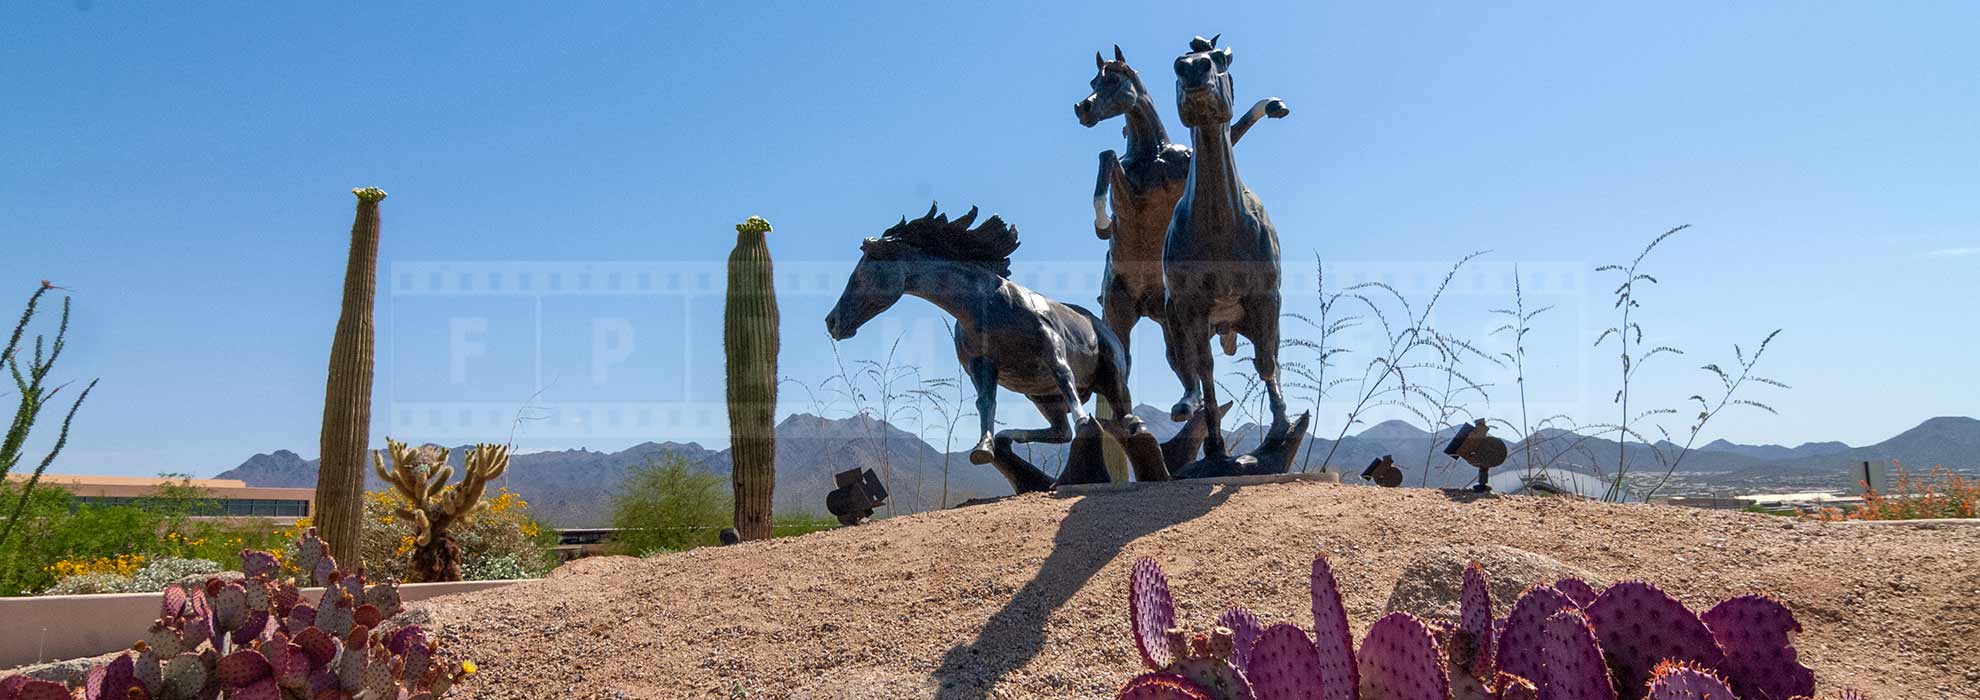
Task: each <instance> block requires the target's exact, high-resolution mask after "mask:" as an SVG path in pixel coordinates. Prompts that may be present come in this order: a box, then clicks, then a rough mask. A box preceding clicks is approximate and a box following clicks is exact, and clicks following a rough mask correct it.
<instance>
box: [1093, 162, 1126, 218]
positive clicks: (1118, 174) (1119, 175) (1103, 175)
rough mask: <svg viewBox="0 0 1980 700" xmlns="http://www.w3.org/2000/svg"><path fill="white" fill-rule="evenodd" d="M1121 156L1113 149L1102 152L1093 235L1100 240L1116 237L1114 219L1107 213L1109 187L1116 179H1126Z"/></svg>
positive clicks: (1097, 180) (1094, 208)
mask: <svg viewBox="0 0 1980 700" xmlns="http://www.w3.org/2000/svg"><path fill="white" fill-rule="evenodd" d="M1126 179H1127V171H1126V170H1124V169H1122V168H1121V157H1120V156H1119V155H1117V154H1115V153H1114V152H1113V151H1112V150H1111V149H1110V150H1105V151H1101V152H1100V176H1099V177H1098V178H1096V180H1095V182H1094V183H1093V235H1095V236H1099V237H1100V240H1103V241H1104V240H1107V239H1109V238H1113V237H1114V228H1115V226H1114V219H1113V217H1111V216H1108V215H1107V188H1108V186H1109V185H1110V184H1112V183H1113V182H1114V181H1115V180H1126Z"/></svg>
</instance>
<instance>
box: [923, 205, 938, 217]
mask: <svg viewBox="0 0 1980 700" xmlns="http://www.w3.org/2000/svg"><path fill="white" fill-rule="evenodd" d="M935 212H936V208H935V202H929V203H928V213H927V214H923V215H921V218H924V219H934V218H935Z"/></svg>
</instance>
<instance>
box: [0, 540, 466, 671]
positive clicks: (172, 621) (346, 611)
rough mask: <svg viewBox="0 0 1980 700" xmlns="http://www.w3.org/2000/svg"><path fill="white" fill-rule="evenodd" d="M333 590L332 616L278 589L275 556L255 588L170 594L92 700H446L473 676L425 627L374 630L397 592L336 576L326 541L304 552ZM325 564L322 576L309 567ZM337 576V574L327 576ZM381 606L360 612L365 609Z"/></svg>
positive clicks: (259, 563)
mask: <svg viewBox="0 0 1980 700" xmlns="http://www.w3.org/2000/svg"><path fill="white" fill-rule="evenodd" d="M297 549H298V551H299V552H301V553H302V554H303V557H302V558H303V559H305V560H306V561H305V562H303V563H304V565H305V566H306V567H308V568H309V569H310V570H312V571H313V573H320V574H321V578H320V580H321V581H322V582H323V583H324V584H326V588H325V589H324V594H323V597H322V598H321V600H320V602H319V605H320V607H312V606H310V605H308V604H305V603H301V602H299V594H298V591H297V590H296V587H295V585H294V583H293V582H289V581H275V580H274V576H275V573H276V572H275V569H274V568H273V567H272V566H270V565H269V564H270V562H272V561H273V560H274V558H273V556H272V555H267V554H266V553H263V552H252V551H250V552H244V553H243V555H242V569H243V570H245V571H248V572H251V573H250V574H249V575H248V576H246V577H245V578H242V579H240V580H236V581H226V580H222V579H220V578H218V577H214V578H210V579H208V580H207V581H206V582H205V583H203V584H199V585H192V586H187V587H183V588H182V587H176V586H175V587H173V588H171V589H168V590H167V591H165V593H164V594H163V595H162V597H161V600H160V601H159V613H160V614H159V618H158V620H157V621H155V622H153V623H152V624H151V627H150V629H148V630H147V631H146V632H145V634H144V638H143V639H142V640H141V641H139V642H137V643H136V644H134V645H132V647H131V650H130V651H129V652H126V653H123V654H119V655H117V657H116V658H114V659H111V660H110V661H109V662H108V663H105V664H103V665H101V666H98V667H96V668H93V669H91V670H90V671H89V672H88V673H87V674H86V676H85V677H84V684H83V687H82V688H79V689H77V690H78V691H79V692H80V695H79V696H80V697H81V698H82V700H131V699H133V698H136V699H138V700H354V699H356V698H360V697H363V698H382V699H385V700H398V699H399V698H406V699H407V700H415V699H416V700H434V699H437V698H440V697H442V696H444V695H445V694H446V692H447V690H448V689H449V688H451V687H452V686H453V685H454V684H455V683H456V682H459V681H460V680H462V679H464V678H465V677H466V676H467V675H468V674H470V673H472V672H473V670H472V669H473V667H472V665H471V664H458V665H457V664H452V663H450V662H448V661H445V660H443V659H442V658H441V656H440V654H439V647H438V645H437V644H436V643H434V642H433V640H431V639H429V638H428V637H427V636H426V634H425V632H423V631H421V630H420V629H419V628H418V627H416V626H406V627H402V628H399V629H398V630H397V631H395V632H393V633H392V634H391V635H390V639H389V640H385V639H381V637H382V636H383V635H382V634H381V633H376V632H374V631H373V630H374V629H376V627H377V626H378V625H380V624H383V623H385V618H387V617H389V615H387V614H386V613H385V610H386V609H389V610H391V611H392V612H393V613H396V612H397V611H398V609H399V607H400V605H399V596H398V591H397V588H396V584H394V583H392V582H389V581H388V582H386V583H383V584H380V585H376V586H367V585H366V582H365V580H364V576H363V575H362V574H361V573H360V572H355V571H352V572H343V571H339V570H337V569H336V568H335V565H334V560H332V559H331V557H330V555H328V554H326V553H325V552H324V549H323V543H322V542H321V541H320V540H316V538H315V533H314V532H309V533H307V534H306V535H305V536H304V538H303V541H302V542H300V543H299V544H298V548H297ZM308 561H314V562H315V563H314V564H309V563H307V562H308ZM325 565H328V566H329V568H328V569H327V570H325V569H324V568H323V567H324V566H325ZM360 600H363V601H370V602H365V603H363V604H359V605H355V606H354V603H356V602H357V601H360ZM0 700H73V698H72V694H71V692H70V690H69V689H67V688H63V687H62V686H60V685H56V684H48V683H46V682H42V681H32V682H31V681H30V680H27V679H22V680H18V681H17V680H14V679H13V678H9V679H8V680H6V681H0Z"/></svg>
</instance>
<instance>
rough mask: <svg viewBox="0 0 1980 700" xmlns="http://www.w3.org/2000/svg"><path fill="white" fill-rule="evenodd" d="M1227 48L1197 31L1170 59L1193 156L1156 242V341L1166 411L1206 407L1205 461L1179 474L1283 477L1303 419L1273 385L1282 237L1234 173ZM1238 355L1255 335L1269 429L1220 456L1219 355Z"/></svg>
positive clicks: (1181, 414) (1180, 416)
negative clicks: (1159, 300)
mask: <svg viewBox="0 0 1980 700" xmlns="http://www.w3.org/2000/svg"><path fill="white" fill-rule="evenodd" d="M1230 65H1231V50H1230V49H1229V48H1223V49H1219V48H1217V40H1216V39H1215V38H1212V39H1208V40H1206V39H1204V38H1202V37H1197V38H1196V39H1194V40H1192V41H1191V42H1190V53H1188V54H1184V55H1183V56H1182V57H1180V58H1177V59H1176V63H1175V71H1176V107H1177V111H1178V112H1179V113H1180V114H1181V116H1182V121H1183V125H1184V126H1187V127H1189V134H1190V143H1191V145H1193V146H1194V147H1195V155H1194V157H1193V158H1192V159H1191V162H1190V167H1189V180H1188V183H1187V187H1186V188H1185V191H1184V192H1183V195H1182V198H1181V199H1180V200H1178V201H1177V202H1176V207H1175V213H1174V215H1173V216H1172V217H1171V218H1170V220H1169V228H1168V233H1167V235H1166V236H1165V239H1164V242H1163V246H1162V274H1163V280H1164V282H1165V283H1166V294H1165V295H1164V304H1163V306H1164V308H1163V314H1164V322H1163V324H1162V337H1163V341H1164V342H1165V344H1166V345H1167V346H1168V355H1169V366H1170V368H1171V369H1174V370H1175V372H1176V378H1177V379H1179V380H1181V381H1182V385H1183V397H1182V399H1181V400H1180V401H1177V402H1176V405H1175V407H1174V408H1171V409H1170V411H1169V412H1170V418H1172V419H1174V420H1177V421H1181V420H1187V419H1189V418H1191V417H1192V416H1193V415H1195V414H1197V413H1198V412H1200V411H1203V410H1204V407H1205V406H1209V407H1212V408H1211V410H1210V411H1209V413H1210V415H1209V416H1207V418H1206V419H1207V421H1208V423H1209V434H1208V435H1207V436H1206V438H1205V440H1204V443H1203V459H1202V461H1200V462H1197V463H1196V464H1192V465H1190V466H1189V467H1187V468H1185V469H1183V470H1182V473H1181V474H1178V476H1184V477H1197V476H1227V475H1233V474H1255V473H1280V472H1284V471H1285V467H1286V464H1287V462H1288V461H1289V460H1290V458H1291V456H1292V455H1293V454H1295V453H1297V451H1298V442H1299V440H1300V438H1301V437H1302V436H1303V435H1304V433H1305V424H1306V420H1307V418H1308V416H1301V417H1300V430H1299V431H1297V432H1294V431H1293V430H1292V425H1291V423H1290V422H1289V421H1288V420H1287V418H1286V399H1285V395H1284V394H1283V393H1282V392H1281V391H1280V389H1279V303H1280V299H1279V277H1280V273H1279V235H1278V231H1277V230H1275V229H1273V228H1272V219H1271V217H1269V216H1267V215H1266V213H1265V205H1264V204H1262V203H1260V202H1259V201H1258V196H1257V195H1255V194H1252V192H1251V190H1250V189H1249V188H1246V187H1245V186H1244V181H1243V180H1240V179H1239V178H1238V171H1237V163H1236V162H1235V161H1234V160H1233V157H1232V153H1231V144H1232V142H1233V139H1232V135H1231V127H1230V126H1229V125H1228V123H1229V121H1230V119H1231V105H1232V102H1233V99H1234V97H1235V95H1234V92H1233V87H1232V84H1231V74H1230ZM1213 334H1214V335H1216V336H1219V337H1220V338H1221V339H1222V341H1223V342H1222V345H1223V349H1224V354H1226V355H1234V354H1236V353H1237V339H1236V337H1235V336H1236V335H1242V336H1244V337H1245V338H1246V339H1247V340H1250V341H1251V345H1252V350H1253V353H1252V363H1253V366H1254V367H1255V368H1256V369H1257V371H1258V378H1259V380H1260V381H1261V382H1262V383H1263V384H1264V385H1265V392H1266V398H1267V399H1268V400H1269V401H1270V403H1271V410H1272V426H1271V428H1270V429H1269V430H1268V431H1267V432H1266V434H1265V438H1264V440H1263V441H1262V442H1261V445H1260V448H1259V450H1258V451H1257V452H1255V453H1254V454H1252V455H1245V456H1242V457H1238V458H1232V457H1231V456H1230V455H1229V454H1227V453H1226V450H1225V446H1224V437H1223V432H1222V430H1221V427H1220V425H1219V420H1218V419H1219V418H1220V416H1219V415H1217V414H1218V413H1220V412H1221V411H1219V410H1217V409H1216V407H1217V380H1216V359H1215V357H1214V356H1213V355H1212V354H1211V350H1210V337H1211V336H1212V335H1213Z"/></svg>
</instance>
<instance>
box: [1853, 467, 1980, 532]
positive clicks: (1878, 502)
mask: <svg viewBox="0 0 1980 700" xmlns="http://www.w3.org/2000/svg"><path fill="white" fill-rule="evenodd" d="M1891 473H1892V479H1891V480H1892V482H1893V483H1892V485H1891V489H1890V493H1882V494H1880V493H1877V492H1876V491H1875V490H1872V489H1869V488H1865V489H1864V491H1863V507H1862V508H1858V509H1857V510H1856V512H1855V513H1851V514H1850V517H1851V518H1852V519H1856V520H1919V519H1925V518H1973V517H1980V481H1967V480H1966V478H1965V477H1962V476H1960V475H1959V474H1957V473H1955V472H1953V470H1951V469H1947V468H1945V466H1944V465H1940V466H1936V467H1933V468H1932V471H1931V472H1930V473H1929V474H1927V475H1925V476H1922V477H1917V478H1913V477H1912V476H1911V475H1910V474H1907V473H1905V471H1904V467H1903V466H1902V465H1894V466H1893V467H1892V469H1891Z"/></svg>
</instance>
